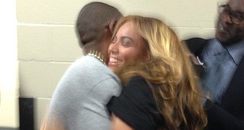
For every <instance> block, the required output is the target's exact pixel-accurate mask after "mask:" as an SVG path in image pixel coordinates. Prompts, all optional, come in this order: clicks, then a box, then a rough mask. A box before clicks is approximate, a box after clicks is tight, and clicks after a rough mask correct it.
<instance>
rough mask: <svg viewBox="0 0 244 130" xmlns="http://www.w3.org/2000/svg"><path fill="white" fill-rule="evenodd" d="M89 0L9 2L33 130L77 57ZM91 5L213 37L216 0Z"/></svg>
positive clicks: (22, 89)
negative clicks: (81, 15) (80, 17)
mask: <svg viewBox="0 0 244 130" xmlns="http://www.w3.org/2000/svg"><path fill="white" fill-rule="evenodd" d="M91 1H94V0H16V1H15V2H16V19H17V36H16V38H17V52H18V62H19V71H18V77H19V94H20V97H23V98H34V102H35V103H34V114H35V118H34V120H35V129H38V128H39V127H40V122H41V120H42V118H43V115H44V113H45V110H46V108H47V105H48V103H49V101H50V99H51V97H52V94H53V91H54V89H55V87H56V85H57V83H58V81H59V79H60V78H61V76H62V75H63V73H64V72H65V70H66V69H67V68H68V66H69V65H70V64H71V63H72V62H73V61H75V60H76V59H77V58H79V57H81V56H82V50H81V49H80V48H79V45H78V40H77V37H76V34H75V30H74V24H75V20H76V17H77V14H78V12H79V11H80V9H81V8H82V7H83V6H84V5H85V4H87V3H89V2H91ZM97 1H102V2H105V3H108V4H111V5H113V6H115V7H117V8H118V9H119V10H120V11H121V12H122V13H123V14H124V15H129V14H139V15H144V16H152V17H157V18H159V19H161V20H163V21H165V22H166V24H168V25H169V26H170V27H172V28H173V29H174V30H175V31H176V33H177V34H178V35H179V37H180V38H181V39H185V38H188V37H192V36H201V37H204V38H208V37H212V36H213V35H214V26H215V21H216V16H217V3H218V2H219V1H220V0H197V1H196V0H184V1H183V0H182V1H180V0H120V1H119V0H97ZM0 44H1V43H0ZM3 87H5V86H3ZM0 110H1V109H0ZM9 127H12V126H9ZM0 128H1V123H0Z"/></svg>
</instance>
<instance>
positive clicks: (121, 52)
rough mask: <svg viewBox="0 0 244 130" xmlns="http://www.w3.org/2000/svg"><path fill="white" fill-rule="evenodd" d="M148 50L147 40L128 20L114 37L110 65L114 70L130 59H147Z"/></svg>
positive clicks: (110, 51)
mask: <svg viewBox="0 0 244 130" xmlns="http://www.w3.org/2000/svg"><path fill="white" fill-rule="evenodd" d="M146 51H147V44H146V41H145V40H144V39H143V38H142V37H141V36H140V35H139V34H138V33H137V31H136V29H135V27H134V25H133V23H132V22H130V21H129V22H126V23H125V24H123V25H122V26H121V27H120V29H119V30H118V32H117V33H116V34H115V35H114V36H113V38H112V44H111V45H110V46H109V56H110V59H109V63H108V66H109V68H110V69H112V70H114V69H116V68H118V67H119V66H121V65H123V64H124V63H127V62H128V61H134V60H143V59H146V57H147V55H146V53H145V52H146Z"/></svg>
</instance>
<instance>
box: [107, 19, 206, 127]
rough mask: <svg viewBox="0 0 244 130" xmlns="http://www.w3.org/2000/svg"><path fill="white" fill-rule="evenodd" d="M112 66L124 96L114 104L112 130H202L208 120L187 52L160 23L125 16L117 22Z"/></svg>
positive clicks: (110, 55)
mask: <svg viewBox="0 0 244 130" xmlns="http://www.w3.org/2000/svg"><path fill="white" fill-rule="evenodd" d="M112 40H113V42H112V43H111V45H110V46H109V63H108V66H109V68H110V69H112V70H113V71H114V72H115V73H117V75H118V76H119V77H120V79H121V82H122V84H123V85H124V86H125V87H124V88H123V91H122V94H121V95H120V96H119V97H118V98H115V99H113V100H112V101H111V104H109V109H110V111H111V112H112V124H113V126H112V127H113V129H114V130H118V129H121V130H132V129H135V130H158V129H162V130H163V129H169V130H177V129H187V130H198V129H202V128H203V127H204V126H205V125H206V122H207V119H206V115H205V113H204V110H203V106H202V104H201V93H200V92H199V90H198V86H197V85H198V80H197V76H196V74H195V72H194V71H193V69H192V68H193V67H192V64H191V62H190V60H189V57H188V54H187V50H186V48H185V47H184V46H183V44H180V41H179V39H178V37H177V36H176V34H175V33H174V31H173V30H172V29H170V28H169V27H168V26H167V25H165V24H164V23H163V22H162V21H160V20H158V19H154V18H148V17H142V16H127V17H124V18H122V19H120V20H119V21H118V24H117V25H116V28H115V31H114V35H113V38H112Z"/></svg>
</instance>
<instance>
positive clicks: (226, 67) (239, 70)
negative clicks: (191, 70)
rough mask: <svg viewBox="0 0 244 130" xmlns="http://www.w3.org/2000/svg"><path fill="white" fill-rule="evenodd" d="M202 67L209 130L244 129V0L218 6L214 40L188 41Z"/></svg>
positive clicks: (194, 39)
mask: <svg viewBox="0 0 244 130" xmlns="http://www.w3.org/2000/svg"><path fill="white" fill-rule="evenodd" d="M185 42H186V44H187V46H188V47H189V50H190V51H191V52H192V53H193V54H194V55H195V57H196V58H197V59H198V61H199V64H200V65H202V66H203V68H204V73H203V74H201V76H200V78H201V86H202V88H203V90H204V93H205V94H206V97H207V98H208V99H209V100H207V101H206V102H205V107H206V113H207V115H208V126H207V129H209V130H244V0H229V1H228V3H227V4H224V5H220V6H219V17H218V21H217V25H216V34H215V38H214V39H207V40H205V39H201V38H192V39H188V40H186V41H185Z"/></svg>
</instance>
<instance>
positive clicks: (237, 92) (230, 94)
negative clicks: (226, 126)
mask: <svg viewBox="0 0 244 130" xmlns="http://www.w3.org/2000/svg"><path fill="white" fill-rule="evenodd" d="M243 100H244V56H243V57H242V60H241V62H240V63H239V65H238V67H237V69H236V71H235V73H234V75H233V77H232V79H231V82H230V85H229V87H228V89H227V90H226V92H225V94H224V95H223V98H222V104H221V106H223V107H224V108H226V110H228V111H233V112H234V111H235V109H234V108H235V106H237V105H240V104H243Z"/></svg>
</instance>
